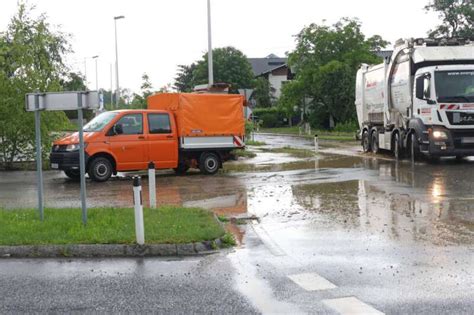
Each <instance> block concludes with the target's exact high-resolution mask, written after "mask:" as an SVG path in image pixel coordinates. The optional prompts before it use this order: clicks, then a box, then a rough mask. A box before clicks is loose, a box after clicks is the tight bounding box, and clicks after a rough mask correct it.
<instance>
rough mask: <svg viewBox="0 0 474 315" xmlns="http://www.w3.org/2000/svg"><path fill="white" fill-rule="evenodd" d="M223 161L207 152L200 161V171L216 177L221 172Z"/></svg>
mask: <svg viewBox="0 0 474 315" xmlns="http://www.w3.org/2000/svg"><path fill="white" fill-rule="evenodd" d="M220 164H221V161H220V159H219V157H218V156H217V155H216V154H215V153H210V152H205V153H203V154H202V155H201V158H200V159H199V170H200V171H201V173H203V174H206V175H214V174H216V173H217V172H218V171H219V167H220Z"/></svg>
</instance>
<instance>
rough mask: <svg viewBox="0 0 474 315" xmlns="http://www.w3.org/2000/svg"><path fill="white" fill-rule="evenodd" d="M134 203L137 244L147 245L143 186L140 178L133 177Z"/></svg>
mask: <svg viewBox="0 0 474 315" xmlns="http://www.w3.org/2000/svg"><path fill="white" fill-rule="evenodd" d="M133 203H134V204H135V235H136V237H137V244H138V245H143V244H145V226H144V224H143V203H142V184H141V180H140V176H134V177H133Z"/></svg>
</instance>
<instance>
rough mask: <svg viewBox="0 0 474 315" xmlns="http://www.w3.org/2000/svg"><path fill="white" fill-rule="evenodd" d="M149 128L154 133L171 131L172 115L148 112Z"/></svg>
mask: <svg viewBox="0 0 474 315" xmlns="http://www.w3.org/2000/svg"><path fill="white" fill-rule="evenodd" d="M148 128H149V132H150V133H152V134H157V133H171V124H170V116H169V115H168V114H148Z"/></svg>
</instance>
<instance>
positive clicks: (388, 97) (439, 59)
mask: <svg viewBox="0 0 474 315" xmlns="http://www.w3.org/2000/svg"><path fill="white" fill-rule="evenodd" d="M356 108H357V116H358V120H359V125H360V130H361V138H362V146H363V149H364V151H369V150H372V151H373V152H378V151H379V150H380V149H385V150H390V151H393V152H394V154H395V155H396V156H397V157H400V156H401V155H402V154H404V153H407V154H408V155H411V154H414V155H415V156H421V155H425V156H459V157H460V156H466V155H474V45H473V44H471V43H469V42H467V43H466V42H461V43H460V42H447V41H446V42H444V43H443V42H436V41H431V40H423V39H417V40H413V39H412V40H403V41H397V44H396V46H395V50H394V52H393V54H392V57H391V58H387V59H386V60H385V61H384V63H383V64H380V65H376V66H367V65H363V66H362V67H361V69H360V70H359V71H358V74H357V83H356Z"/></svg>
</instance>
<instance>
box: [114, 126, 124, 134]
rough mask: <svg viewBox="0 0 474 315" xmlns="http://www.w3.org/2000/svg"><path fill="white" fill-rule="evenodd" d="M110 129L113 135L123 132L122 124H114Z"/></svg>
mask: <svg viewBox="0 0 474 315" xmlns="http://www.w3.org/2000/svg"><path fill="white" fill-rule="evenodd" d="M112 129H113V132H114V134H115V135H121V134H122V133H123V127H122V124H115V125H114V127H113V128H112Z"/></svg>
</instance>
